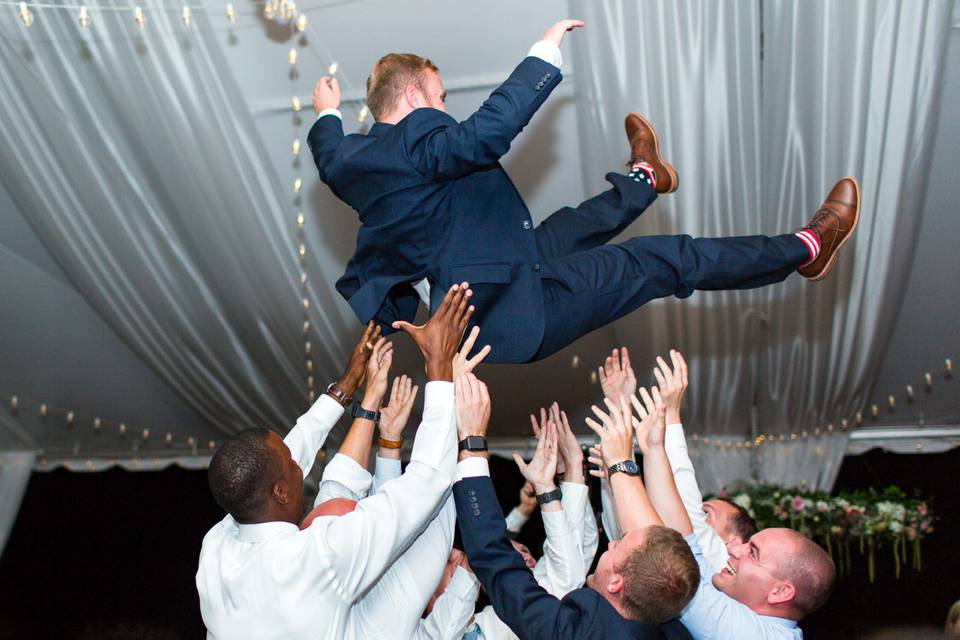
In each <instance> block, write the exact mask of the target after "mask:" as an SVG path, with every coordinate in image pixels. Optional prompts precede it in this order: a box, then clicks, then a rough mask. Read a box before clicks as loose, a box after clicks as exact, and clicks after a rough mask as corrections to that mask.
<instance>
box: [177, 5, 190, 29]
mask: <svg viewBox="0 0 960 640" xmlns="http://www.w3.org/2000/svg"><path fill="white" fill-rule="evenodd" d="M180 20H181V21H182V22H183V26H184V27H186V28H187V29H189V28H190V23H191V22H193V14H192V13H190V7H184V8H183V9H182V10H181V11H180Z"/></svg>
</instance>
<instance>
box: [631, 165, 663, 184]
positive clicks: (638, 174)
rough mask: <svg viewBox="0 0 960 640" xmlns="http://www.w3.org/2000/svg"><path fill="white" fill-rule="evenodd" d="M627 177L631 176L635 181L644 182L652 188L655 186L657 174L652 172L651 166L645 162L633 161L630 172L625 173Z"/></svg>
mask: <svg viewBox="0 0 960 640" xmlns="http://www.w3.org/2000/svg"><path fill="white" fill-rule="evenodd" d="M627 177H628V178H633V179H634V180H635V181H636V182H640V181H641V180H643V182H646V183H647V184H649V185H650V186H651V187H653V188H654V189H656V188H657V174H656V172H654V170H653V167H651V166H650V165H649V164H647V163H646V162H644V161H642V160H641V161H639V162H634V163H633V164H632V165H631V166H630V173H628V174H627Z"/></svg>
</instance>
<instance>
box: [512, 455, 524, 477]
mask: <svg viewBox="0 0 960 640" xmlns="http://www.w3.org/2000/svg"><path fill="white" fill-rule="evenodd" d="M513 461H514V462H516V463H517V467H518V468H519V469H520V473H523V472H524V471H526V470H527V463H526V462H524V461H523V457H522V456H521V455H520V454H519V453H517V452H516V451H514V452H513Z"/></svg>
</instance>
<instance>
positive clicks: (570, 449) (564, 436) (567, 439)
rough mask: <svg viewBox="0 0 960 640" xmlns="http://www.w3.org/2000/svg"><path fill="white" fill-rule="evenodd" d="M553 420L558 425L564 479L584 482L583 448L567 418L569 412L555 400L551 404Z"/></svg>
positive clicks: (558, 442) (558, 443)
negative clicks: (563, 409)
mask: <svg viewBox="0 0 960 640" xmlns="http://www.w3.org/2000/svg"><path fill="white" fill-rule="evenodd" d="M550 416H551V421H552V422H553V423H554V424H555V425H557V445H558V446H559V448H560V458H561V459H562V460H563V465H564V472H563V479H564V480H565V481H567V482H576V483H578V484H583V483H584V479H583V449H581V448H580V443H579V442H578V441H577V436H576V435H574V433H573V430H572V429H571V428H570V421H569V420H567V413H566V412H565V411H561V410H560V405H559V404H557V403H556V402H554V403H553V404H552V405H550Z"/></svg>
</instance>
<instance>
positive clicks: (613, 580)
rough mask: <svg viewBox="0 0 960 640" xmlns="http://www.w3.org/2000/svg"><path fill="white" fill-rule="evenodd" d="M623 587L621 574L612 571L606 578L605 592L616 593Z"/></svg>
mask: <svg viewBox="0 0 960 640" xmlns="http://www.w3.org/2000/svg"><path fill="white" fill-rule="evenodd" d="M623 587H624V583H623V576H622V575H620V574H619V573H614V574H613V575H611V576H610V579H609V580H607V593H610V594H614V595H616V594H618V593H620V592H621V591H623Z"/></svg>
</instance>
